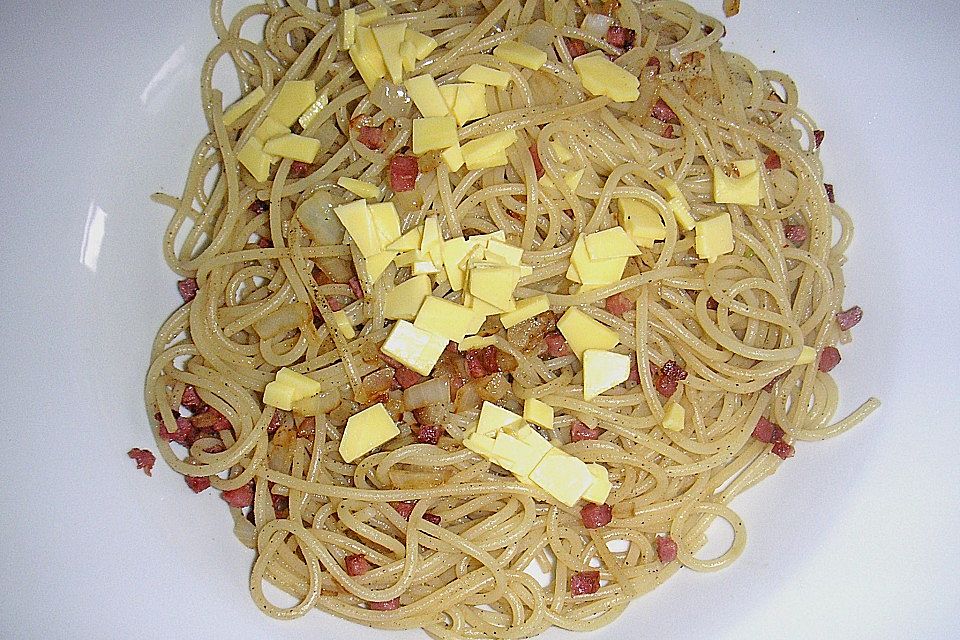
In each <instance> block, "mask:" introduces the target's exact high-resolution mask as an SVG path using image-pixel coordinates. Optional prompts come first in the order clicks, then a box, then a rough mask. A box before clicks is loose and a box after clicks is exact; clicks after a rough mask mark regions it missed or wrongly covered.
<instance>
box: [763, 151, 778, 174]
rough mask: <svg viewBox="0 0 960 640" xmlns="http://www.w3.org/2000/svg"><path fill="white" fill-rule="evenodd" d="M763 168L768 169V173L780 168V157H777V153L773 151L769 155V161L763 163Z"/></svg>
mask: <svg viewBox="0 0 960 640" xmlns="http://www.w3.org/2000/svg"><path fill="white" fill-rule="evenodd" d="M763 166H765V167H766V168H767V171H773V170H774V169H779V168H780V156H778V155H777V152H776V151H771V152H770V153H768V154H767V159H766V160H764V161H763Z"/></svg>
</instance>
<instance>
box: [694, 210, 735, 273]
mask: <svg viewBox="0 0 960 640" xmlns="http://www.w3.org/2000/svg"><path fill="white" fill-rule="evenodd" d="M695 245H696V249H697V255H698V256H700V257H701V258H706V259H707V262H714V261H715V260H716V259H717V256H721V255H723V254H725V253H731V252H732V251H733V225H732V223H731V222H730V214H729V213H721V214H720V215H718V216H712V217H710V218H705V219H703V220H701V221H700V222H698V223H697V237H696V242H695Z"/></svg>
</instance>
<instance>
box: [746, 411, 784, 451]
mask: <svg viewBox="0 0 960 640" xmlns="http://www.w3.org/2000/svg"><path fill="white" fill-rule="evenodd" d="M783 436H784V432H783V429H781V428H780V426H779V425H776V424H774V423H772V422H770V421H769V420H767V419H766V418H764V417H763V416H761V417H760V419H759V420H758V421H757V426H756V427H754V429H753V437H754V438H756V439H757V440H759V441H760V442H766V443H767V444H772V443H774V442H780V441H781V440H783Z"/></svg>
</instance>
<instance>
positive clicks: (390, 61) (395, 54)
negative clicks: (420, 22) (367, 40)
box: [373, 22, 407, 83]
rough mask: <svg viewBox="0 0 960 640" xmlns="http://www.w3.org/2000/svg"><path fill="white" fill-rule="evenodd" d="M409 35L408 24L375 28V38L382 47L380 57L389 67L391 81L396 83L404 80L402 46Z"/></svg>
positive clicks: (401, 23)
mask: <svg viewBox="0 0 960 640" xmlns="http://www.w3.org/2000/svg"><path fill="white" fill-rule="evenodd" d="M406 33H407V23H406V22H400V23H396V24H388V25H384V26H382V27H373V38H374V40H376V41H377V46H379V47H380V55H381V56H383V62H384V64H386V65H387V71H388V72H389V73H390V79H391V80H393V81H394V82H395V83H399V82H400V81H401V80H403V60H402V59H401V58H400V45H401V44H403V39H404V36H405V35H406Z"/></svg>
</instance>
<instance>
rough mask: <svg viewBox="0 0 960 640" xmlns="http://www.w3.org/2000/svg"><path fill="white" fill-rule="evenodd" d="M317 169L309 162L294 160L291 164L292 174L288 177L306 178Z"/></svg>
mask: <svg viewBox="0 0 960 640" xmlns="http://www.w3.org/2000/svg"><path fill="white" fill-rule="evenodd" d="M315 169H316V167H314V166H313V165H312V164H310V163H308V162H300V161H299V160H294V161H293V163H291V164H290V172H289V173H288V174H287V175H288V176H289V177H291V178H306V177H307V176H308V175H310V174H311V173H313V172H314V170H315Z"/></svg>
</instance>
